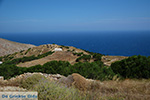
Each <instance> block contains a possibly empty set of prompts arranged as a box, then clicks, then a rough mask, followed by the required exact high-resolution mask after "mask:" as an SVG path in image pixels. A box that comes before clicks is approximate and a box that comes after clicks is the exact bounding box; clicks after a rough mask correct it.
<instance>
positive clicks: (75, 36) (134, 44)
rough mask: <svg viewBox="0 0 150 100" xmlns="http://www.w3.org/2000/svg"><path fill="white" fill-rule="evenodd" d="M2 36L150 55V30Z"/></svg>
mask: <svg viewBox="0 0 150 100" xmlns="http://www.w3.org/2000/svg"><path fill="white" fill-rule="evenodd" d="M0 38H4V39H8V40H11V41H16V42H20V43H28V44H34V45H37V46H38V45H42V44H52V43H55V44H58V45H66V46H74V47H77V48H80V49H84V50H88V51H91V52H97V53H102V54H105V55H120V56H132V55H144V56H150V31H143V32H142V31H140V32H135V31H134V32H133V31H132V32H59V33H56V32H50V33H30V34H29V33H26V34H21V33H20V34H14V33H9V34H8V33H7V34H0Z"/></svg>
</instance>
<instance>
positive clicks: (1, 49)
mask: <svg viewBox="0 0 150 100" xmlns="http://www.w3.org/2000/svg"><path fill="white" fill-rule="evenodd" d="M32 47H35V45H31V44H23V43H17V42H13V41H9V40H6V39H2V38H0V56H4V55H8V54H13V53H15V52H19V51H21V50H27V49H29V48H32Z"/></svg>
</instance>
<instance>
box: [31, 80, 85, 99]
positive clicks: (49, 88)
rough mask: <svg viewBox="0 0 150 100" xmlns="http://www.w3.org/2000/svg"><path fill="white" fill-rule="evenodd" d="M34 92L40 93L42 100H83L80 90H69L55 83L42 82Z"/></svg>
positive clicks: (35, 87)
mask: <svg viewBox="0 0 150 100" xmlns="http://www.w3.org/2000/svg"><path fill="white" fill-rule="evenodd" d="M32 90H34V91H37V92H38V99H40V100H83V97H82V96H81V95H80V94H79V90H77V89H75V88H73V87H71V88H67V87H66V86H65V85H62V84H60V83H56V82H55V81H48V80H42V81H40V82H39V83H38V84H36V85H35V86H34V87H33V88H32Z"/></svg>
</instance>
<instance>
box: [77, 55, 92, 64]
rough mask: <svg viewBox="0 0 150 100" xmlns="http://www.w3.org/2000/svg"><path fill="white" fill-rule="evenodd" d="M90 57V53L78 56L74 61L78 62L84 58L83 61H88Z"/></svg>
mask: <svg viewBox="0 0 150 100" xmlns="http://www.w3.org/2000/svg"><path fill="white" fill-rule="evenodd" d="M90 59H91V55H85V54H83V56H80V57H79V58H77V59H76V62H80V61H81V60H84V62H88V61H90Z"/></svg>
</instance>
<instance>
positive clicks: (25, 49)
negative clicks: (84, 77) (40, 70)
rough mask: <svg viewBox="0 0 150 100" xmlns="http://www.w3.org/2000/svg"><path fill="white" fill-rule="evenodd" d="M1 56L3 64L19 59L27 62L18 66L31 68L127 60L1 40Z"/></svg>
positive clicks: (80, 50) (76, 49)
mask: <svg viewBox="0 0 150 100" xmlns="http://www.w3.org/2000/svg"><path fill="white" fill-rule="evenodd" d="M56 48H61V49H62V51H55V49H56ZM8 54H9V55H8ZM0 56H3V57H1V60H2V61H3V62H5V61H7V60H13V59H18V61H19V59H22V60H25V61H19V62H20V63H17V66H19V67H31V66H35V65H39V64H40V65H43V64H45V63H47V62H50V61H54V60H55V61H68V62H69V63H70V64H75V63H77V62H94V61H95V60H101V61H102V62H103V63H104V65H106V66H110V65H111V63H113V62H115V61H120V60H122V59H125V58H127V57H124V56H104V55H102V54H99V53H92V52H89V51H86V50H82V49H78V48H75V47H72V46H64V45H57V44H44V45H40V46H34V45H30V44H22V43H17V42H12V41H8V40H5V39H1V38H0ZM101 57H102V58H101Z"/></svg>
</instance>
